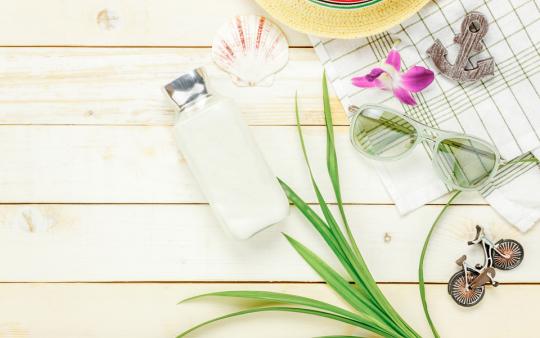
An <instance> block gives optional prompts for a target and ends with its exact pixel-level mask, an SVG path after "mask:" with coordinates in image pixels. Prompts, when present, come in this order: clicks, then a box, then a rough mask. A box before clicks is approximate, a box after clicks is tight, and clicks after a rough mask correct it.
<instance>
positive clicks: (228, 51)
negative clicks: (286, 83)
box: [212, 15, 289, 86]
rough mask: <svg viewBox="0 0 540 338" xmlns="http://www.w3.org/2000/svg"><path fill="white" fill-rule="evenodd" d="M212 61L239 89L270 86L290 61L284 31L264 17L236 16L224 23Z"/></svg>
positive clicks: (215, 39)
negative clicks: (260, 85)
mask: <svg viewBox="0 0 540 338" xmlns="http://www.w3.org/2000/svg"><path fill="white" fill-rule="evenodd" d="M212 58H213V59H214V62H215V63H216V64H217V65H218V66H219V67H220V68H221V69H223V70H224V71H226V72H227V73H229V74H230V75H231V77H232V78H233V81H234V82H235V83H236V84H237V85H239V86H255V85H258V84H261V83H263V82H264V83H263V84H267V85H269V84H271V83H272V81H273V75H274V74H275V73H277V72H278V71H280V70H281V69H282V68H283V67H285V65H286V64H287V61H288V59H289V45H288V43H287V39H286V38H285V35H283V32H282V31H281V30H280V29H279V27H277V26H276V25H275V24H273V23H272V22H271V21H269V20H268V19H267V18H265V17H263V16H256V15H245V16H237V17H235V18H233V19H232V20H230V21H228V22H227V23H225V24H224V25H223V26H222V27H221V28H220V29H219V30H218V32H217V35H216V37H215V38H214V42H213V43H212Z"/></svg>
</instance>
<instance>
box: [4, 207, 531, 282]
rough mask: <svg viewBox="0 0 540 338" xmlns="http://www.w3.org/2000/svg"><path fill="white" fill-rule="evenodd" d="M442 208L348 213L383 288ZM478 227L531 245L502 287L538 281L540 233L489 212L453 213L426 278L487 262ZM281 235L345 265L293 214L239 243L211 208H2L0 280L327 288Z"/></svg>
mask: <svg viewBox="0 0 540 338" xmlns="http://www.w3.org/2000/svg"><path fill="white" fill-rule="evenodd" d="M440 209H441V207H440V206H430V207H424V208H422V209H420V210H418V211H417V212H414V213H412V214H410V215H408V216H406V217H403V218H400V216H399V215H398V214H397V212H396V210H395V208H394V207H393V206H374V205H369V206H346V212H347V214H348V216H349V221H350V223H351V224H352V226H353V232H354V235H355V237H356V239H357V240H358V243H359V246H360V247H361V250H362V252H363V255H364V258H365V260H366V261H367V264H368V265H369V267H370V268H371V271H372V272H373V274H374V276H375V278H376V279H377V280H378V281H384V282H416V281H417V269H418V268H417V264H418V258H419V255H420V251H421V248H422V245H423V241H424V238H425V236H426V234H427V231H428V230H429V227H430V225H431V223H432V222H433V220H434V219H435V217H436V215H437V214H438V213H439V212H440ZM475 224H483V225H485V226H486V229H487V233H488V234H489V235H490V236H491V237H492V238H493V239H499V238H513V239H516V240H518V241H520V242H521V243H522V244H523V245H524V247H525V251H526V254H525V261H524V262H523V264H522V266H520V267H519V268H517V269H516V270H514V271H510V272H499V273H498V275H497V279H498V280H499V281H500V282H540V272H539V271H538V269H537V268H536V265H535V264H536V262H538V261H539V260H540V251H539V250H538V249H537V247H538V246H537V245H536V244H535V243H538V242H539V241H540V228H538V227H536V228H533V229H532V230H531V231H530V232H529V233H527V235H523V234H521V233H519V232H518V231H517V230H515V229H514V228H513V227H511V226H509V225H507V224H506V223H505V222H504V221H503V220H502V219H501V218H500V217H498V216H497V215H496V213H495V212H494V211H493V210H492V209H491V208H489V207H486V206H484V207H471V206H456V207H452V208H451V209H450V210H449V213H448V215H447V216H446V217H445V218H444V220H443V222H442V223H441V224H440V226H439V227H438V229H437V231H436V233H435V235H434V238H433V241H432V246H431V248H430V250H429V254H428V256H427V259H426V280H427V281H431V282H446V281H448V279H449V278H450V276H451V275H452V274H453V273H454V272H456V271H457V270H458V267H457V266H456V265H455V263H454V261H455V260H456V259H457V258H458V257H460V256H461V255H462V254H464V253H466V254H467V255H468V256H469V257H470V259H471V262H474V263H476V262H481V250H480V248H479V247H471V248H469V247H467V245H466V242H467V240H470V239H472V238H473V237H474V233H475V232H474V225H475ZM281 232H284V233H287V234H289V235H291V236H293V237H295V238H297V239H298V240H300V241H301V242H303V243H304V244H305V245H307V246H308V247H310V248H312V249H313V250H315V251H316V252H317V253H319V254H320V255H321V256H322V257H324V258H325V259H327V260H328V261H330V262H332V263H333V265H334V266H338V265H337V263H336V262H335V260H334V259H333V257H332V255H331V254H330V252H329V251H328V250H327V249H326V245H325V244H324V243H323V241H322V240H321V239H320V238H319V235H318V234H317V233H316V232H315V230H313V229H312V228H311V226H310V225H309V224H308V223H307V222H306V221H305V219H304V218H303V217H302V216H301V215H300V214H299V213H298V212H297V210H296V209H294V208H293V209H291V215H290V216H289V217H288V218H287V219H286V220H285V221H284V222H282V223H281V224H279V225H275V226H274V227H273V228H271V229H269V230H266V231H264V232H263V233H261V234H259V235H257V236H255V237H254V238H252V239H250V240H249V241H237V240H235V239H231V238H228V237H226V235H225V234H224V233H223V232H222V231H221V229H220V228H219V225H218V224H217V222H216V220H215V219H214V218H213V216H212V214H211V212H210V210H209V208H208V206H206V205H4V206H1V207H0V266H2V269H0V281H320V280H321V279H320V277H318V276H316V275H315V274H314V273H313V272H312V271H311V269H310V268H309V267H308V266H307V264H306V263H305V262H304V261H303V260H302V259H301V258H300V257H299V256H298V254H297V253H296V252H294V250H293V249H292V248H291V247H290V246H289V244H288V243H287V241H286V240H285V239H284V238H283V236H282V235H281ZM385 238H386V239H385Z"/></svg>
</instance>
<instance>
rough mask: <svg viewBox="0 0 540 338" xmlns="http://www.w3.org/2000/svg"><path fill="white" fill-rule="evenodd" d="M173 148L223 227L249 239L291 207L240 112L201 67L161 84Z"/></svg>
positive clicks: (284, 215)
mask: <svg viewBox="0 0 540 338" xmlns="http://www.w3.org/2000/svg"><path fill="white" fill-rule="evenodd" d="M165 91H166V93H167V94H168V96H170V98H171V99H172V100H173V101H174V103H175V105H176V106H177V110H178V112H177V115H176V122H175V126H174V135H175V138H176V142H177V145H178V147H179V149H180V151H181V153H182V155H183V156H184V158H185V159H186V162H187V164H188V166H189V167H190V169H191V172H192V173H193V176H194V177H195V179H196V180H197V182H198V184H199V186H200V188H201V190H202V192H203V194H204V195H205V197H206V199H207V200H208V203H209V204H210V207H211V208H212V210H213V213H214V214H215V216H216V217H217V219H218V220H219V222H220V223H221V224H222V226H223V227H224V228H225V229H226V230H227V231H228V232H229V233H231V234H232V235H233V236H234V237H236V238H239V239H247V238H249V237H251V236H253V235H254V234H256V233H257V232H259V231H261V230H263V229H265V228H266V227H268V226H270V225H272V224H275V223H277V222H279V221H281V220H283V219H284V218H285V217H286V216H287V215H288V212H289V203H288V200H287V197H286V196H285V193H284V192H283V190H282V189H281V186H280V184H279V182H278V180H277V178H276V177H275V176H274V174H273V173H272V171H271V170H270V168H269V166H268V164H267V163H266V161H265V159H264V157H263V155H262V153H261V151H260V150H259V148H258V147H257V144H256V143H255V139H254V138H253V135H252V134H251V131H250V130H249V128H248V126H247V124H246V123H245V122H244V121H243V119H242V116H241V114H240V112H239V109H238V108H237V107H236V105H235V104H234V102H233V101H232V100H230V99H228V98H224V97H221V96H219V95H217V94H215V93H213V92H212V91H211V90H209V89H208V87H207V82H206V76H205V73H204V70H203V69H202V68H197V69H194V70H192V71H189V72H186V73H184V74H182V75H180V77H178V78H177V79H176V80H174V81H173V82H171V83H169V84H168V85H166V86H165Z"/></svg>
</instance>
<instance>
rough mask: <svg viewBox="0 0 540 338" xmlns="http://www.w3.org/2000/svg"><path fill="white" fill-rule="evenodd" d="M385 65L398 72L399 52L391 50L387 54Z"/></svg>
mask: <svg viewBox="0 0 540 338" xmlns="http://www.w3.org/2000/svg"><path fill="white" fill-rule="evenodd" d="M386 64H388V65H390V66H392V67H394V69H395V70H396V71H398V72H399V70H400V68H401V55H399V52H398V51H397V50H396V49H392V50H391V51H390V52H389V53H388V56H387V57H386Z"/></svg>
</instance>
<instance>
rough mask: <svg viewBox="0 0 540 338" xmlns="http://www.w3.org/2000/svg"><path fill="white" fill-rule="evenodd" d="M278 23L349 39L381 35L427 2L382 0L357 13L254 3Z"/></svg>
mask: <svg viewBox="0 0 540 338" xmlns="http://www.w3.org/2000/svg"><path fill="white" fill-rule="evenodd" d="M255 1H256V2H257V3H258V4H259V5H260V6H261V7H262V8H263V9H265V10H266V11H267V12H268V13H269V14H270V15H271V16H273V17H274V18H276V19H277V20H278V21H281V22H283V23H284V24H286V25H288V26H290V27H291V28H293V29H296V30H298V31H301V32H304V33H307V34H311V35H316V36H321V37H329V38H341V39H352V38H357V37H363V36H370V35H374V34H378V33H381V32H384V31H386V30H388V29H390V28H391V27H393V26H395V25H397V24H399V23H400V22H402V21H404V20H406V19H407V18H409V17H411V16H412V15H413V14H414V13H416V12H418V11H419V10H420V9H421V8H422V7H423V6H424V5H426V4H427V3H428V2H429V1H430V0H382V1H379V2H377V3H375V4H373V5H371V6H367V7H361V8H356V9H336V8H330V7H325V6H321V5H319V4H316V3H313V2H311V1H308V0H255Z"/></svg>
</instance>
